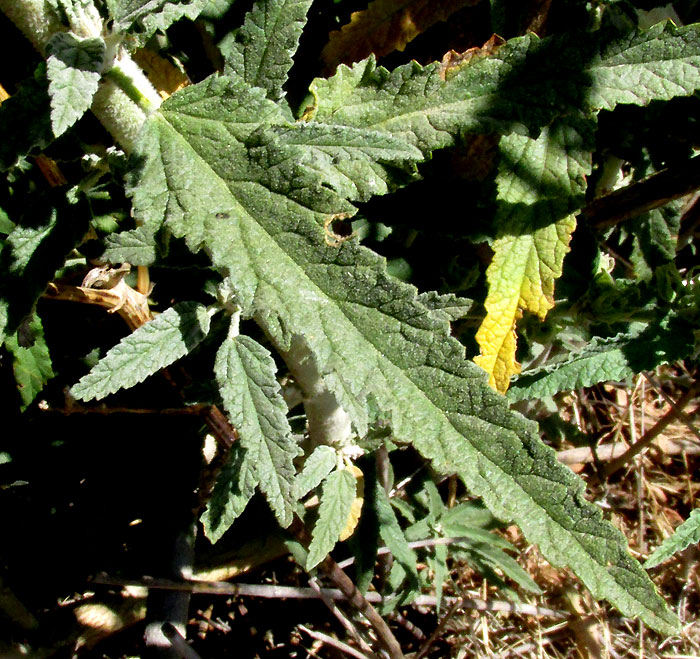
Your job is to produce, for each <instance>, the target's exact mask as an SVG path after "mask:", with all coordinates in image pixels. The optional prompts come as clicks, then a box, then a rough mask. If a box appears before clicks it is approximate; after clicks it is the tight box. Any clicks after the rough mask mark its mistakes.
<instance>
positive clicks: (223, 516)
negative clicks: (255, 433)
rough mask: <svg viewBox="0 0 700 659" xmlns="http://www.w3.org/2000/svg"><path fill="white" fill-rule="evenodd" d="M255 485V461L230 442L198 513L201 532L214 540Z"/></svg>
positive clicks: (229, 524) (251, 492)
mask: <svg viewBox="0 0 700 659" xmlns="http://www.w3.org/2000/svg"><path fill="white" fill-rule="evenodd" d="M257 484H258V479H257V475H256V469H255V464H254V463H253V461H252V459H251V458H250V455H249V454H248V452H247V451H246V450H245V448H244V447H243V446H242V445H241V444H240V443H236V444H234V445H233V446H232V447H231V451H230V452H229V455H228V459H227V461H226V464H225V465H224V467H223V468H222V470H221V473H220V474H219V476H218V478H217V479H216V485H215V486H214V490H213V492H212V495H211V499H210V500H209V502H208V503H207V508H206V510H205V511H204V513H202V518H201V519H202V524H203V525H204V535H206V536H207V538H209V540H210V541H211V542H212V543H214V542H217V541H218V540H219V539H220V538H221V536H223V535H224V533H226V531H228V529H229V528H230V527H231V525H232V524H233V523H234V522H235V521H236V519H237V518H238V517H239V516H240V514H241V513H242V512H243V511H244V510H245V508H246V506H247V505H248V502H249V501H250V500H251V499H252V498H253V495H254V494H255V487H256V486H257Z"/></svg>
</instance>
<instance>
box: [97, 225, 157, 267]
mask: <svg viewBox="0 0 700 659" xmlns="http://www.w3.org/2000/svg"><path fill="white" fill-rule="evenodd" d="M157 254H158V249H157V246H156V240H155V236H154V235H153V234H152V233H151V232H150V231H149V229H148V228H147V227H143V226H141V227H137V228H136V229H133V230H131V231H122V232H120V233H112V234H110V235H108V236H107V237H106V238H105V250H104V252H102V256H101V257H100V260H101V261H104V262H106V263H129V264H131V265H153V263H155V261H156V256H157Z"/></svg>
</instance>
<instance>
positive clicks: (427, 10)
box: [321, 0, 479, 71]
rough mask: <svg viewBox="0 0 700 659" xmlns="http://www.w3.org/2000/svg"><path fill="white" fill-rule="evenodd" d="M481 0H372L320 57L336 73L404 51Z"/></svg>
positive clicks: (333, 37)
mask: <svg viewBox="0 0 700 659" xmlns="http://www.w3.org/2000/svg"><path fill="white" fill-rule="evenodd" d="M478 2H479V0H443V1H442V2H434V1H433V0H373V1H372V2H370V3H369V5H367V9H365V10H363V11H356V12H353V14H352V16H351V17H350V23H348V24H347V25H344V26H343V27H342V29H341V30H340V31H335V32H331V33H330V35H329V40H328V43H327V44H326V46H325V47H324V49H323V51H322V53H321V57H322V58H323V61H324V62H325V64H326V68H327V69H328V70H330V71H333V70H334V69H335V67H336V66H337V65H338V64H340V63H341V62H342V63H344V64H350V63H352V62H358V61H359V60H361V59H364V58H365V57H367V56H368V55H370V54H371V53H374V54H375V55H376V56H377V57H381V56H382V55H387V54H389V53H390V52H392V51H393V50H403V49H404V48H405V47H406V45H407V44H408V43H409V42H410V41H412V40H413V39H415V38H416V37H417V36H418V35H419V34H421V32H424V31H425V30H427V29H428V28H429V27H430V26H431V25H434V24H435V23H438V22H439V21H445V20H447V19H448V18H449V17H450V16H451V15H452V14H454V13H455V12H456V11H457V10H459V9H462V8H463V7H468V6H471V5H475V4H477V3H478Z"/></svg>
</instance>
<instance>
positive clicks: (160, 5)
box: [107, 0, 209, 46]
mask: <svg viewBox="0 0 700 659" xmlns="http://www.w3.org/2000/svg"><path fill="white" fill-rule="evenodd" d="M208 2H209V0H107V7H108V8H109V13H110V15H111V16H112V18H113V19H114V27H115V30H118V31H121V32H126V31H129V32H131V33H132V36H133V38H134V39H135V41H136V43H137V44H138V45H139V46H142V45H143V44H144V43H146V41H147V40H148V39H149V37H151V36H152V35H153V33H154V32H156V30H163V31H165V30H167V29H168V28H169V27H170V26H171V25H172V24H173V23H175V22H176V21H179V20H180V19H181V18H189V19H190V20H194V19H195V18H197V16H199V14H200V12H201V11H202V10H203V9H204V7H205V5H206V4H207V3H208Z"/></svg>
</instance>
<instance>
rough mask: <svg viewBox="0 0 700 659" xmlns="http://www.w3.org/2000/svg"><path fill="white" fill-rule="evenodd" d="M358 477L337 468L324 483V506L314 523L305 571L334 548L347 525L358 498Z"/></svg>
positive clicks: (322, 504)
mask: <svg viewBox="0 0 700 659" xmlns="http://www.w3.org/2000/svg"><path fill="white" fill-rule="evenodd" d="M355 487H356V480H355V477H354V476H353V475H352V474H351V473H350V472H349V471H348V470H347V469H337V470H336V471H334V472H332V473H330V474H329V475H328V476H327V477H326V479H325V480H324V481H323V488H322V490H321V505H320V506H319V509H318V519H317V520H316V524H314V528H313V532H312V534H311V543H310V544H309V554H308V556H307V558H306V569H307V570H310V569H311V568H314V567H316V566H317V565H318V564H319V563H320V562H321V561H322V560H323V559H324V558H325V557H326V556H327V555H328V554H329V553H330V552H331V550H332V549H333V547H335V543H336V542H338V538H339V537H340V534H341V532H342V531H343V529H344V528H345V526H346V525H347V523H348V518H349V516H350V508H351V507H352V502H353V501H354V499H355Z"/></svg>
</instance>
